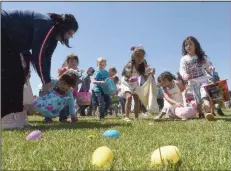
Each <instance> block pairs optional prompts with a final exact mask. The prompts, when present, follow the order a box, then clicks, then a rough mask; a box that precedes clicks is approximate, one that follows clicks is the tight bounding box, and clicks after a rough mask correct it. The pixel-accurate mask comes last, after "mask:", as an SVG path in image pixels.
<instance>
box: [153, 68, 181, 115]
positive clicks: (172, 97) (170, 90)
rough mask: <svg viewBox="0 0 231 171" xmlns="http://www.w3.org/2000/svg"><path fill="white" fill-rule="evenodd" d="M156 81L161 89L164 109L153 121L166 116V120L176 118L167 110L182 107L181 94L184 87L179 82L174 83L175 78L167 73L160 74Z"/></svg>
mask: <svg viewBox="0 0 231 171" xmlns="http://www.w3.org/2000/svg"><path fill="white" fill-rule="evenodd" d="M158 80H159V82H158V84H159V85H160V86H161V87H162V89H163V96H164V107H163V109H162V111H161V114H160V115H158V116H157V117H155V119H160V118H161V117H163V116H164V115H166V116H165V117H166V118H170V117H173V118H177V116H175V114H174V113H171V112H170V111H169V110H170V108H171V107H172V106H174V107H183V106H184V102H183V96H182V92H183V91H184V89H185V87H184V85H183V84H182V83H181V82H179V81H176V78H175V76H174V75H173V74H171V73H170V72H168V71H165V72H163V73H161V74H160V76H159V77H158Z"/></svg>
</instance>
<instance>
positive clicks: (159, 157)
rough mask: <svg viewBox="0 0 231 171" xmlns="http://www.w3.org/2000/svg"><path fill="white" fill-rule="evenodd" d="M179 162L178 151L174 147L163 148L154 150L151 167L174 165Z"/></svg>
mask: <svg viewBox="0 0 231 171" xmlns="http://www.w3.org/2000/svg"><path fill="white" fill-rule="evenodd" d="M179 160H180V150H179V149H178V148H177V147H176V146H163V147H160V148H158V149H156V150H155V151H154V152H153V153H152V156H151V163H152V165H159V164H168V163H172V164H176V163H177V162H178V161H179Z"/></svg>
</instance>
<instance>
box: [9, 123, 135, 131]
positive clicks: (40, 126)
mask: <svg viewBox="0 0 231 171" xmlns="http://www.w3.org/2000/svg"><path fill="white" fill-rule="evenodd" d="M30 123H31V124H32V126H30V127H26V128H24V129H20V130H18V131H24V130H40V131H46V130H65V129H66V130H67V129H69V130H70V129H72V130H74V129H95V128H96V129H99V128H113V127H116V126H120V127H130V126H132V124H130V123H126V124H124V123H110V122H109V123H108V122H107V123H106V122H104V121H95V122H92V121H91V122H77V123H75V124H73V123H60V122H58V121H54V122H53V123H52V124H41V123H42V122H41V121H30ZM5 131H7V130H5Z"/></svg>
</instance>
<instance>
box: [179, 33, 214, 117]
mask: <svg viewBox="0 0 231 171" xmlns="http://www.w3.org/2000/svg"><path fill="white" fill-rule="evenodd" d="M182 53H183V55H184V56H183V57H182V58H181V61H180V74H181V75H182V77H183V79H184V80H186V81H188V86H189V88H190V89H191V91H192V92H193V96H194V99H195V100H196V103H197V110H198V113H199V117H206V118H207V119H208V120H213V119H214V116H213V114H211V113H206V114H205V115H204V113H203V111H202V104H203V103H204V102H205V103H208V104H209V103H210V101H209V98H208V96H207V93H206V92H205V89H204V87H203V86H204V85H206V84H208V76H207V74H206V70H207V71H214V70H215V68H214V67H213V66H212V63H211V62H210V61H209V60H208V59H207V56H206V54H205V52H204V51H203V50H202V48H201V46H200V43H199V42H198V41H197V39H196V38H194V37H192V36H190V37H187V38H186V39H185V40H184V41H183V44H182Z"/></svg>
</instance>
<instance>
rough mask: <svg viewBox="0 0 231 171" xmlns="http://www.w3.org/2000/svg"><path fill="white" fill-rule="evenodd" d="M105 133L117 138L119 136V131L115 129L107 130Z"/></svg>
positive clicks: (105, 135) (109, 136) (108, 136)
mask: <svg viewBox="0 0 231 171" xmlns="http://www.w3.org/2000/svg"><path fill="white" fill-rule="evenodd" d="M103 135H104V137H106V138H117V137H119V132H118V131H116V130H114V129H109V130H107V131H105V132H104V134H103Z"/></svg>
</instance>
